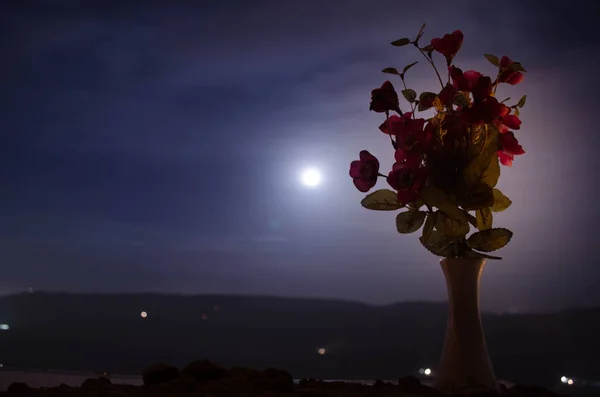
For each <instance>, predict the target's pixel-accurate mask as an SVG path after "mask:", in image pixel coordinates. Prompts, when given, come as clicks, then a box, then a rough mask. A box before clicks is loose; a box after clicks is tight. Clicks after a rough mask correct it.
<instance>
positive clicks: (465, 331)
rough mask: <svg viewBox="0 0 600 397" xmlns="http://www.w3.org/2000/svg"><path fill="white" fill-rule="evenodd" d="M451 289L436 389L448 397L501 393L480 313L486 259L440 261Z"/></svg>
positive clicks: (449, 289) (449, 259)
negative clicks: (480, 290) (481, 284)
mask: <svg viewBox="0 0 600 397" xmlns="http://www.w3.org/2000/svg"><path fill="white" fill-rule="evenodd" d="M440 264H441V265H442V270H443V271H444V276H445V277H446V285H447V287H448V306H449V313H448V323H447V325H446V337H445V340H444V349H443V351H442V358H441V360H440V364H439V367H438V370H437V375H436V380H435V387H436V389H437V390H439V391H440V392H443V393H447V394H476V393H485V392H490V391H498V382H497V381H496V376H495V375H494V369H493V367H492V362H491V360H490V357H489V354H488V350H487V345H486V343H485V337H484V334H483V327H482V325H481V315H480V310H479V282H480V279H481V273H482V271H483V265H484V264H485V259H473V258H445V259H442V260H441V261H440Z"/></svg>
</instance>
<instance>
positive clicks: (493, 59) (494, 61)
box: [483, 54, 500, 67]
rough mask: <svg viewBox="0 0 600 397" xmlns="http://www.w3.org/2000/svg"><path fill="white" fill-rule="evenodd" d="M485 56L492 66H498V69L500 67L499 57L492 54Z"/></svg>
mask: <svg viewBox="0 0 600 397" xmlns="http://www.w3.org/2000/svg"><path fill="white" fill-rule="evenodd" d="M483 56H484V57H485V59H487V60H488V61H489V62H490V63H491V64H492V65H494V66H496V67H500V61H499V60H498V57H497V56H495V55H492V54H483Z"/></svg>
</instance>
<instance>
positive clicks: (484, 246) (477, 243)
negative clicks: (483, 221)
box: [467, 228, 513, 252]
mask: <svg viewBox="0 0 600 397" xmlns="http://www.w3.org/2000/svg"><path fill="white" fill-rule="evenodd" d="M512 236H513V233H512V232H511V231H510V230H508V229H504V228H495V229H488V230H482V231H480V232H477V233H473V234H472V235H471V237H469V238H468V239H467V246H469V248H472V249H476V250H478V251H483V252H492V251H496V250H497V249H500V248H502V247H504V246H505V245H506V244H508V242H509V241H510V239H511V238H512Z"/></svg>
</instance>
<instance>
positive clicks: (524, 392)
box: [507, 385, 559, 397]
mask: <svg viewBox="0 0 600 397" xmlns="http://www.w3.org/2000/svg"><path fill="white" fill-rule="evenodd" d="M507 394H508V396H510V397H559V395H558V394H556V393H554V392H551V391H550V390H547V389H544V388H543V387H540V386H527V385H515V386H513V387H511V388H510V389H508V393H507Z"/></svg>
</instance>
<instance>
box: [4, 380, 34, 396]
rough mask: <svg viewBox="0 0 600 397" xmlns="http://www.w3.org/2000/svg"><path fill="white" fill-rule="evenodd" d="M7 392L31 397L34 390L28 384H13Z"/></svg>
mask: <svg viewBox="0 0 600 397" xmlns="http://www.w3.org/2000/svg"><path fill="white" fill-rule="evenodd" d="M6 391H7V392H8V393H9V394H18V395H21V396H22V395H30V394H33V393H32V392H33V389H32V388H30V387H29V385H28V384H27V383H24V382H13V383H11V384H10V386H8V389H6Z"/></svg>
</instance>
